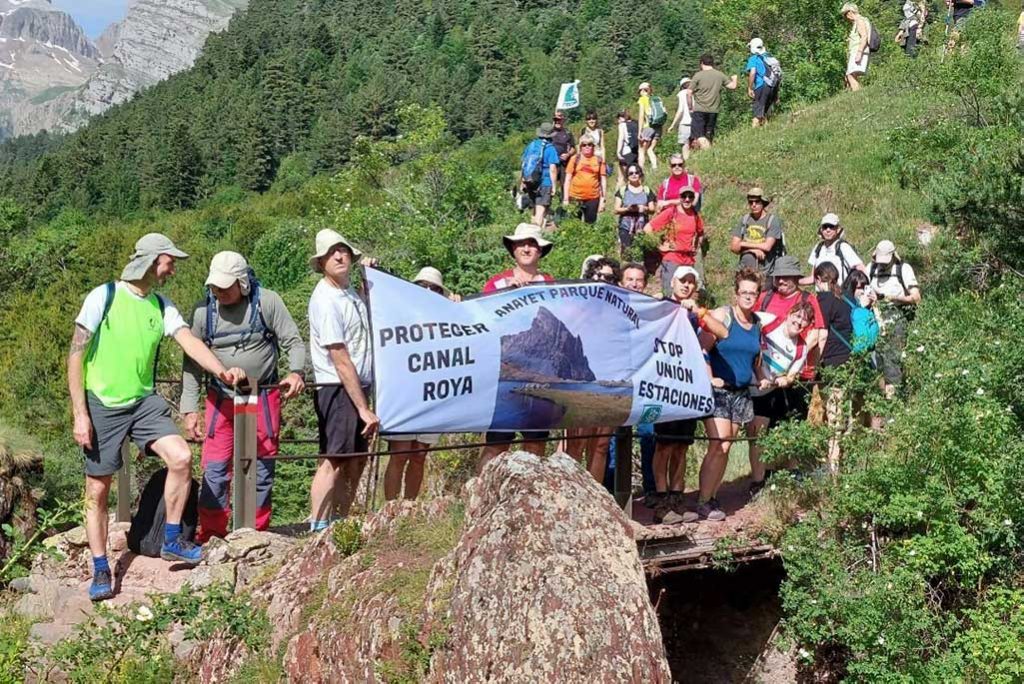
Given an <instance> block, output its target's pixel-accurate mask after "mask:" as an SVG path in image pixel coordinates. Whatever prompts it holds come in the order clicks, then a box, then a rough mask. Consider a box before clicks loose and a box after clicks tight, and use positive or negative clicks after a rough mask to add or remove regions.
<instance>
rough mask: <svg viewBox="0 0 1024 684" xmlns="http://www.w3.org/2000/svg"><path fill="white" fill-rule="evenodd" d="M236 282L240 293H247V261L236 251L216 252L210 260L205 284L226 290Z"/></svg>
mask: <svg viewBox="0 0 1024 684" xmlns="http://www.w3.org/2000/svg"><path fill="white" fill-rule="evenodd" d="M235 282H238V283H239V284H241V286H242V294H249V263H248V262H247V261H246V260H245V257H244V256H242V255H241V254H239V253H238V252H217V253H216V254H214V255H213V259H211V260H210V274H209V275H208V276H207V277H206V284H207V285H213V286H214V287H218V288H220V289H221V290H226V289H228V288H229V287H231V286H232V285H234V284H235Z"/></svg>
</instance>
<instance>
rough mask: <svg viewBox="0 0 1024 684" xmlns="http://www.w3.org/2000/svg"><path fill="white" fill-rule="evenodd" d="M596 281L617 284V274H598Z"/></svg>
mask: <svg viewBox="0 0 1024 684" xmlns="http://www.w3.org/2000/svg"><path fill="white" fill-rule="evenodd" d="M594 280H601V281H603V282H606V283H614V282H615V274H614V273H598V274H596V275H595V276H594Z"/></svg>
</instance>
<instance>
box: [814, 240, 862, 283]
mask: <svg viewBox="0 0 1024 684" xmlns="http://www.w3.org/2000/svg"><path fill="white" fill-rule="evenodd" d="M844 244H848V243H847V242H846V240H844V239H843V238H839V239H838V240H836V256H837V257H839V264H840V268H841V269H842V270H841V271H840V273H839V283H840V284H842V283H844V282H846V278H847V277H848V276H849V275H850V271H851V270H853V269H851V268H850V265H849V264H848V263H846V257H844V256H843V245H844ZM824 246H825V243H824V242H823V241H819V242H818V246H817V247H815V248H814V260H815V261H817V260H818V258H819V257H820V256H821V249H822V248H823V247H824ZM843 272H845V273H846V275H845V276H844V275H843Z"/></svg>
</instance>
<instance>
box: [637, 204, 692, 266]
mask: <svg viewBox="0 0 1024 684" xmlns="http://www.w3.org/2000/svg"><path fill="white" fill-rule="evenodd" d="M647 228H649V229H650V232H652V233H660V232H664V233H665V235H664V237H663V239H662V243H661V246H660V250H661V258H662V260H663V261H668V262H671V263H673V264H677V265H680V266H693V265H694V264H696V263H697V245H698V243H699V242H700V239H701V237H702V236H703V235H704V221H703V220H701V217H700V214H698V213H696V212H693V211H691V212H690V213H687V212H685V211H683V210H682V209H680V208H679V207H665V208H664V209H662V210H661V213H659V214H658V215H657V216H655V217H654V218H653V219H651V222H650V223H649V224H647Z"/></svg>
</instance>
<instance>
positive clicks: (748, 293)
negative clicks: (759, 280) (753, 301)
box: [736, 290, 760, 297]
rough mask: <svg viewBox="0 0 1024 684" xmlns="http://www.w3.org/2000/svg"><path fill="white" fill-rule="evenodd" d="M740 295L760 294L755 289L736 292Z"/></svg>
mask: <svg viewBox="0 0 1024 684" xmlns="http://www.w3.org/2000/svg"><path fill="white" fill-rule="evenodd" d="M736 294H737V296H740V297H756V296H757V295H758V294H760V293H759V292H758V291H757V290H743V291H740V292H737V293H736Z"/></svg>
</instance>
